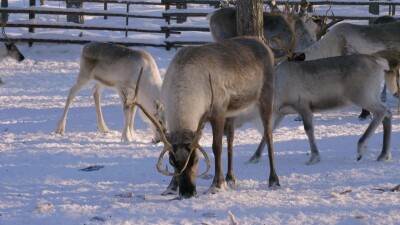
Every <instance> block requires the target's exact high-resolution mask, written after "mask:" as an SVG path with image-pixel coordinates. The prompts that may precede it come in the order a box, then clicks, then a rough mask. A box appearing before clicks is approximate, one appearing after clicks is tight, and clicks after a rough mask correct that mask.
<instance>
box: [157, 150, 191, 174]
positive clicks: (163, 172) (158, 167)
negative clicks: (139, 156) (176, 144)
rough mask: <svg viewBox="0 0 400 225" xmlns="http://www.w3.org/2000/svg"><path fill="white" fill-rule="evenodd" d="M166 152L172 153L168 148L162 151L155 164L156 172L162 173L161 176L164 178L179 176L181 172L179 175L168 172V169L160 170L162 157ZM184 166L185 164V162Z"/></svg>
mask: <svg viewBox="0 0 400 225" xmlns="http://www.w3.org/2000/svg"><path fill="white" fill-rule="evenodd" d="M167 152H172V151H171V150H170V148H169V147H164V149H163V151H162V152H161V154H160V156H159V157H158V162H157V165H156V167H157V170H158V172H160V173H162V174H164V175H166V176H178V175H180V174H181V173H182V171H183V170H182V171H181V172H180V173H171V172H169V171H168V168H167V169H165V170H163V169H162V159H163V158H164V155H165V153H167ZM186 164H187V162H186Z"/></svg>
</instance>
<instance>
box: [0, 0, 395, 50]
mask: <svg viewBox="0 0 400 225" xmlns="http://www.w3.org/2000/svg"><path fill="white" fill-rule="evenodd" d="M3 1H4V0H2V3H3ZM47 1H48V2H49V3H50V2H51V3H54V2H56V3H59V4H65V1H64V0H47ZM74 1H77V2H83V3H85V4H94V5H96V7H95V8H100V9H93V8H90V7H89V8H90V9H89V8H86V9H85V8H82V9H73V8H61V7H58V8H57V7H49V6H36V1H35V0H30V1H29V2H30V6H29V7H14V6H10V7H3V4H2V7H0V14H3V15H4V14H10V18H11V17H12V16H13V15H14V16H15V15H17V14H27V17H26V18H27V19H26V20H21V19H19V20H13V19H9V21H8V22H7V24H6V27H9V28H27V31H28V32H26V33H23V34H21V35H18V36H10V37H9V38H10V39H13V40H15V41H23V42H29V43H33V42H50V43H77V44H83V43H87V42H90V41H93V40H102V41H109V42H114V43H118V44H123V45H126V46H154V47H165V48H167V49H170V48H171V47H181V46H185V45H198V44H203V43H207V42H210V41H211V36H210V34H209V27H208V21H207V19H206V16H207V15H208V14H209V13H210V12H212V11H214V10H215V9H216V8H218V7H219V0H140V1H139V0H74ZM267 2H268V1H264V3H265V4H266V3H267ZM285 3H286V1H277V4H278V5H282V4H285ZM299 3H300V2H299V1H290V2H289V4H290V5H291V6H293V7H294V8H295V9H296V8H298V7H299ZM116 5H118V6H119V7H118V10H113V8H114V7H115V6H116ZM150 5H151V6H157V7H159V8H160V9H159V10H158V11H157V12H152V13H142V12H140V13H138V12H136V13H133V12H131V7H139V6H141V7H144V6H150ZM327 5H330V6H337V5H343V6H349V7H350V6H351V7H355V6H368V9H369V13H372V14H367V13H366V15H365V16H352V15H346V16H335V17H336V18H339V19H347V20H369V19H371V18H374V17H376V16H378V15H379V14H380V13H381V12H379V10H380V7H381V6H385V10H387V11H385V12H383V14H386V15H395V16H396V17H397V15H396V6H398V5H400V1H379V2H378V1H368V2H360V1H358V2H356V1H352V2H348V1H333V2H329V1H312V0H311V5H310V7H309V9H308V10H309V11H310V12H312V11H313V9H314V8H315V7H318V6H327ZM51 15H56V16H68V15H78V16H84V17H96V18H97V17H100V18H104V20H101V22H100V20H99V22H98V23H96V24H93V23H88V24H77V23H70V22H54V21H51V22H49V21H41V20H40V18H42V17H44V16H47V17H48V16H51ZM328 16H329V15H328ZM20 17H21V16H20ZM20 17H19V18H20ZM110 17H115V18H120V19H122V20H124V21H125V22H124V23H123V24H118V25H115V24H113V23H111V21H112V20H109V18H110ZM190 20H193V21H190ZM138 21H140V22H138ZM143 21H155V22H154V24H164V25H158V26H154V24H153V26H150V27H148V26H143V27H141V26H140V24H138V23H143ZM188 21H189V22H188ZM164 22H165V23H164ZM37 29H41V30H45V31H46V29H52V31H53V30H60V31H61V30H64V31H65V30H77V31H78V32H77V33H79V35H52V34H51V33H49V34H46V33H44V32H40V34H39V33H35V31H36V30H37ZM88 30H92V31H109V32H119V33H121V34H122V35H121V34H119V33H116V35H121V37H120V38H115V37H114V38H111V37H109V36H100V37H99V36H96V37H92V36H86V35H81V34H83V32H84V31H88ZM79 31H80V32H79ZM132 33H135V34H158V35H160V36H159V39H158V40H157V41H153V42H151V41H143V40H138V39H132V38H130V37H129V35H130V34H132ZM193 33H195V34H193ZM185 34H186V36H190V38H186V37H185ZM194 36H198V38H193V37H194ZM0 40H2V41H4V38H3V37H2V38H0Z"/></svg>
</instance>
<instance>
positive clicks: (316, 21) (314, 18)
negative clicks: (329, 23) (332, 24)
mask: <svg viewBox="0 0 400 225" xmlns="http://www.w3.org/2000/svg"><path fill="white" fill-rule="evenodd" d="M311 18H312V20H313V21H314V23H316V24H319V25H323V24H324V21H323V20H322V19H321V18H320V17H318V16H312V17H311Z"/></svg>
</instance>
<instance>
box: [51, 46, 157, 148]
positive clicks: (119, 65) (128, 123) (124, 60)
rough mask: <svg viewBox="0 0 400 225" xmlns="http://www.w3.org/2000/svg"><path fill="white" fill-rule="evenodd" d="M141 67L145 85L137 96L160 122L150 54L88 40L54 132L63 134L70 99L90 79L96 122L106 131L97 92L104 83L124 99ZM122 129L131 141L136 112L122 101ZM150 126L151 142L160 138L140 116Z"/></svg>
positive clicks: (123, 136) (153, 64)
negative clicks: (73, 83)
mask: <svg viewBox="0 0 400 225" xmlns="http://www.w3.org/2000/svg"><path fill="white" fill-rule="evenodd" d="M140 68H143V73H144V74H143V84H142V86H144V87H143V88H142V89H141V91H140V93H139V95H138V98H139V99H140V101H141V102H142V103H143V104H144V105H145V106H146V108H148V109H149V110H150V113H151V114H152V115H154V116H155V117H156V118H157V121H160V122H161V123H162V121H163V118H162V105H161V103H160V90H161V83H162V81H161V77H160V74H159V72H158V68H157V65H156V63H155V61H154V59H153V57H152V56H151V55H150V54H149V53H147V52H145V51H139V50H132V49H129V48H126V47H123V46H119V45H114V44H109V43H102V42H91V43H89V44H87V45H85V47H84V48H83V50H82V54H81V62H80V69H79V75H78V78H77V81H76V84H75V85H74V86H73V87H72V88H71V90H70V92H69V95H68V98H67V102H66V104H65V108H64V113H63V115H62V117H61V119H60V121H59V123H58V125H57V129H56V133H58V134H63V133H64V131H65V123H66V117H67V113H68V109H69V107H70V104H71V102H72V101H73V99H74V98H75V96H76V94H77V93H78V91H80V90H81V89H82V88H83V87H85V86H86V85H87V84H88V83H89V82H90V81H95V82H96V85H95V86H94V87H93V98H94V102H95V105H96V113H97V126H98V128H99V130H100V131H101V132H104V133H106V132H108V127H107V125H106V124H105V122H104V119H103V115H102V112H101V108H100V94H101V92H102V91H103V90H104V88H105V87H110V88H113V89H115V90H117V92H118V94H119V97H120V99H121V102H122V103H123V104H124V103H125V102H126V97H125V95H124V94H130V93H134V90H135V88H136V87H135V82H136V80H137V74H138V72H139V70H140ZM123 112H124V119H125V122H124V129H123V131H122V140H124V141H132V140H133V139H134V131H133V119H134V116H135V112H136V107H135V106H125V105H123ZM142 118H144V119H145V121H146V122H147V123H148V124H149V126H150V127H151V129H152V131H153V134H154V139H153V142H158V141H159V140H160V138H159V134H158V132H157V131H156V128H155V127H154V125H153V124H152V123H151V122H150V121H149V120H148V119H147V118H145V117H143V116H142Z"/></svg>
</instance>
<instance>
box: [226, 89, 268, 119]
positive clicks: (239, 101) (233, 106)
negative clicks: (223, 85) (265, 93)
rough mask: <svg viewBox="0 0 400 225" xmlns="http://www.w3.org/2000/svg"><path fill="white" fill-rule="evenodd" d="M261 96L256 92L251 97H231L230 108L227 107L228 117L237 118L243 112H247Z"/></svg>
mask: <svg viewBox="0 0 400 225" xmlns="http://www.w3.org/2000/svg"><path fill="white" fill-rule="evenodd" d="M259 97H260V94H259V93H257V92H254V93H252V94H250V95H234V96H231V98H230V101H229V104H228V107H227V116H228V117H230V116H235V115H238V114H240V113H242V112H243V111H245V110H247V109H248V108H250V107H253V106H254V105H255V104H256V102H257V101H258V99H259Z"/></svg>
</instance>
